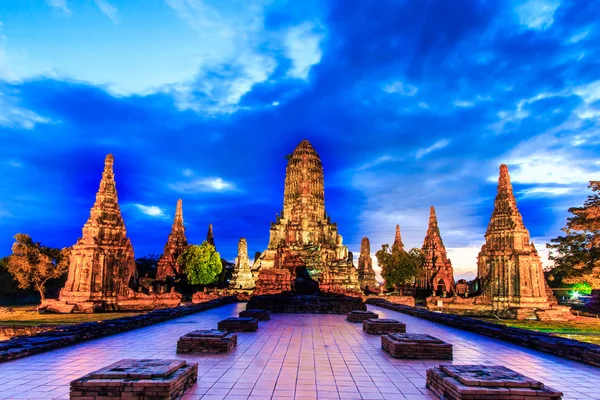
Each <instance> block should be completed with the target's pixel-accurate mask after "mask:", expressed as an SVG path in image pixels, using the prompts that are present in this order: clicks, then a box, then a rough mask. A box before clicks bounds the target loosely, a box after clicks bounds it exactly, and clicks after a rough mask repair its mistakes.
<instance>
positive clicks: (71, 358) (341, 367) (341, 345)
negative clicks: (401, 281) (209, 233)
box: [0, 304, 600, 400]
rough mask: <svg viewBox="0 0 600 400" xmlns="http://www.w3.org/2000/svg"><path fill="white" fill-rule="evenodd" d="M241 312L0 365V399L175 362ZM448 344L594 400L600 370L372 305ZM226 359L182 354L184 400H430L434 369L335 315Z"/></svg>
mask: <svg viewBox="0 0 600 400" xmlns="http://www.w3.org/2000/svg"><path fill="white" fill-rule="evenodd" d="M244 308H245V305H244V304H230V305H227V306H223V307H221V308H218V309H213V310H209V311H206V312H202V313H198V314H194V315H190V316H187V317H182V318H179V319H176V320H172V321H168V322H164V323H161V324H157V325H153V326H150V327H147V328H143V329H138V330H134V331H131V332H126V333H122V334H118V335H115V336H110V337H107V338H103V339H97V340H93V341H89V342H85V343H82V344H79V345H77V346H72V347H67V348H63V349H58V350H54V351H51V352H48V353H44V354H39V355H35V356H31V357H26V358H23V359H20V360H15V361H11V362H7V363H3V364H0V399H54V398H58V399H68V392H69V382H70V381H71V380H73V379H74V378H78V377H80V376H82V375H84V374H86V373H88V372H91V371H93V370H96V369H98V368H100V367H103V366H106V365H108V364H110V363H113V362H115V361H117V360H120V359H122V358H180V357H179V356H177V355H176V354H175V344H176V342H177V339H178V338H179V336H181V335H183V334H185V333H187V332H189V331H192V330H195V329H207V328H216V326H217V322H218V321H219V320H221V319H224V318H226V317H229V316H234V315H235V316H237V313H238V312H239V311H241V310H243V309H244ZM369 308H370V309H371V310H373V311H376V312H378V313H379V314H380V317H386V318H395V319H399V320H401V321H403V322H405V323H406V325H407V331H408V332H419V333H428V334H431V335H433V336H436V337H439V338H441V339H444V340H446V341H448V342H450V343H452V344H453V345H454V363H455V364H467V363H468V364H474V363H485V364H499V365H505V366H507V367H509V368H512V369H514V370H516V371H519V372H521V373H523V374H525V375H527V376H529V377H532V378H536V379H539V380H541V381H542V382H545V383H546V384H547V385H549V386H551V387H553V388H555V389H559V390H561V391H563V392H564V394H565V396H564V399H600V391H599V390H598V389H597V387H598V384H599V382H600V369H597V368H594V367H590V366H586V365H583V364H579V363H576V362H572V361H568V360H564V359H561V358H558V357H554V356H551V355H547V354H544V353H539V352H536V351H534V350H529V349H525V348H522V347H519V346H516V345H512V344H509V343H505V342H502V341H498V340H494V339H490V338H487V337H484V336H480V335H477V334H474V333H469V332H465V331H461V330H457V329H452V328H448V327H445V326H442V325H437V324H435V323H432V322H429V321H425V320H421V319H418V318H415V317H411V316H408V315H404V314H400V313H397V312H394V311H390V310H385V309H381V308H378V307H372V306H369ZM238 342H239V344H238V347H237V348H236V350H235V351H234V352H232V353H230V354H229V355H226V356H225V355H223V356H195V355H185V356H182V357H181V358H185V359H187V360H189V361H194V362H198V363H199V379H198V383H197V384H196V385H195V386H194V387H193V388H192V389H191V390H189V391H188V392H187V395H186V397H185V399H203V400H209V399H231V400H236V399H271V398H273V399H280V398H281V399H294V398H295V399H317V398H318V399H433V398H435V397H434V396H433V395H432V394H431V392H429V390H427V389H426V388H425V370H426V369H427V368H429V367H431V366H435V365H437V364H439V362H435V361H433V362H420V361H402V360H395V359H393V358H391V357H389V355H388V354H386V353H384V352H383V351H382V350H381V348H380V337H379V336H371V335H367V334H365V333H363V332H362V329H361V324H351V323H348V322H346V320H345V316H342V315H291V314H275V315H273V316H272V318H271V320H270V321H266V322H260V327H259V329H258V331H256V332H254V333H239V334H238Z"/></svg>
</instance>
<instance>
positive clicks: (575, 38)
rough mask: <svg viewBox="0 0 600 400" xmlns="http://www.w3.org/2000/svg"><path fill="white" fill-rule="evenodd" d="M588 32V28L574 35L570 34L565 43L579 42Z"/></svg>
mask: <svg viewBox="0 0 600 400" xmlns="http://www.w3.org/2000/svg"><path fill="white" fill-rule="evenodd" d="M589 33H590V31H589V30H586V31H583V32H579V33H576V34H575V35H573V36H571V37H570V38H569V40H567V43H579V42H580V41H582V40H583V39H585V38H586V37H587V35H588V34H589Z"/></svg>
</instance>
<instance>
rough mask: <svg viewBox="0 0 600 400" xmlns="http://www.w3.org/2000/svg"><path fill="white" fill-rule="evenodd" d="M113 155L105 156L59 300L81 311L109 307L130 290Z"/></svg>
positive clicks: (130, 263) (128, 250)
mask: <svg viewBox="0 0 600 400" xmlns="http://www.w3.org/2000/svg"><path fill="white" fill-rule="evenodd" d="M113 163H114V159H113V156H112V154H109V155H107V156H106V159H105V161H104V172H103V173H102V180H101V181H100V188H99V189H98V193H97V194H96V202H95V203H94V206H93V207H92V209H91V211H90V217H89V219H88V220H87V222H86V223H85V225H84V226H83V234H82V237H81V238H80V239H79V240H77V243H75V245H73V247H72V250H71V257H70V264H69V274H68V278H67V282H66V284H65V287H64V288H63V289H62V290H61V291H60V297H59V300H60V301H61V302H64V303H67V304H71V305H75V306H76V308H78V309H79V310H81V311H91V310H94V309H111V308H113V307H115V305H116V302H117V297H118V296H120V295H121V296H122V295H125V296H126V295H128V294H129V293H130V289H129V285H130V284H131V282H132V280H133V279H134V275H135V272H136V266H135V258H134V255H133V247H132V246H131V242H130V241H129V238H128V237H127V231H126V230H125V223H124V222H123V217H122V216H121V211H120V209H119V203H118V198H117V189H116V185H115V177H114V173H113Z"/></svg>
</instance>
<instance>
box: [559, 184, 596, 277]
mask: <svg viewBox="0 0 600 400" xmlns="http://www.w3.org/2000/svg"><path fill="white" fill-rule="evenodd" d="M588 187H589V188H590V189H592V192H593V193H592V194H591V195H589V196H588V198H587V200H586V201H585V202H584V204H583V206H582V207H573V208H570V209H569V213H571V214H573V216H571V217H569V218H567V223H566V226H565V227H564V228H562V231H563V232H565V233H566V235H565V236H559V237H557V238H554V239H552V240H551V241H550V242H551V243H549V244H547V247H548V249H549V250H550V255H549V258H550V260H552V261H554V268H553V270H552V271H551V274H552V275H553V277H554V278H555V279H560V280H562V282H563V283H567V284H577V283H582V282H587V283H589V284H590V285H591V286H592V287H593V288H595V289H599V288H600V181H591V182H590V185H589V186H588Z"/></svg>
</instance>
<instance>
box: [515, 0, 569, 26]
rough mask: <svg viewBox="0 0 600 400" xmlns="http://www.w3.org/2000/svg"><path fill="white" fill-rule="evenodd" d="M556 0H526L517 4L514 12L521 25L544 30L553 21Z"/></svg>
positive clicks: (557, 4) (557, 3)
mask: <svg viewBox="0 0 600 400" xmlns="http://www.w3.org/2000/svg"><path fill="white" fill-rule="evenodd" d="M558 6H560V1H558V0H528V1H526V2H525V3H523V4H521V5H519V6H517V7H516V8H515V12H516V14H517V17H518V19H519V23H521V25H525V26H526V27H528V28H529V29H535V30H546V29H548V28H549V27H550V26H552V24H553V23H554V12H555V11H556V9H557V8H558Z"/></svg>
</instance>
